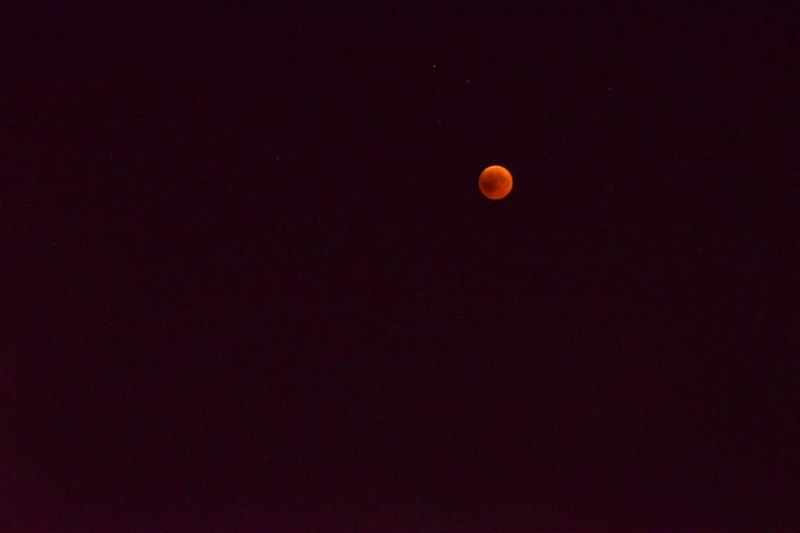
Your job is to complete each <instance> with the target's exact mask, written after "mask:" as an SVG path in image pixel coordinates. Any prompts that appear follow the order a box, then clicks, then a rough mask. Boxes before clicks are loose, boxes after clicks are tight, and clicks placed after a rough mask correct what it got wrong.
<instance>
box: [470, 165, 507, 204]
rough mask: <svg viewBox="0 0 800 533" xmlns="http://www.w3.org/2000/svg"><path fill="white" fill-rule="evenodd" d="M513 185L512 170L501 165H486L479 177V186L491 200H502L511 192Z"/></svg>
mask: <svg viewBox="0 0 800 533" xmlns="http://www.w3.org/2000/svg"><path fill="white" fill-rule="evenodd" d="M513 185H514V180H513V179H512V178H511V172H509V171H508V169H506V168H505V167H501V166H500V165H492V166H490V167H486V168H485V169H484V170H483V172H481V175H480V177H479V178H478V188H479V189H480V190H481V192H482V193H483V195H484V196H485V197H486V198H489V199H490V200H502V199H503V198H505V197H506V196H508V193H510V192H511V187H513Z"/></svg>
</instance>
